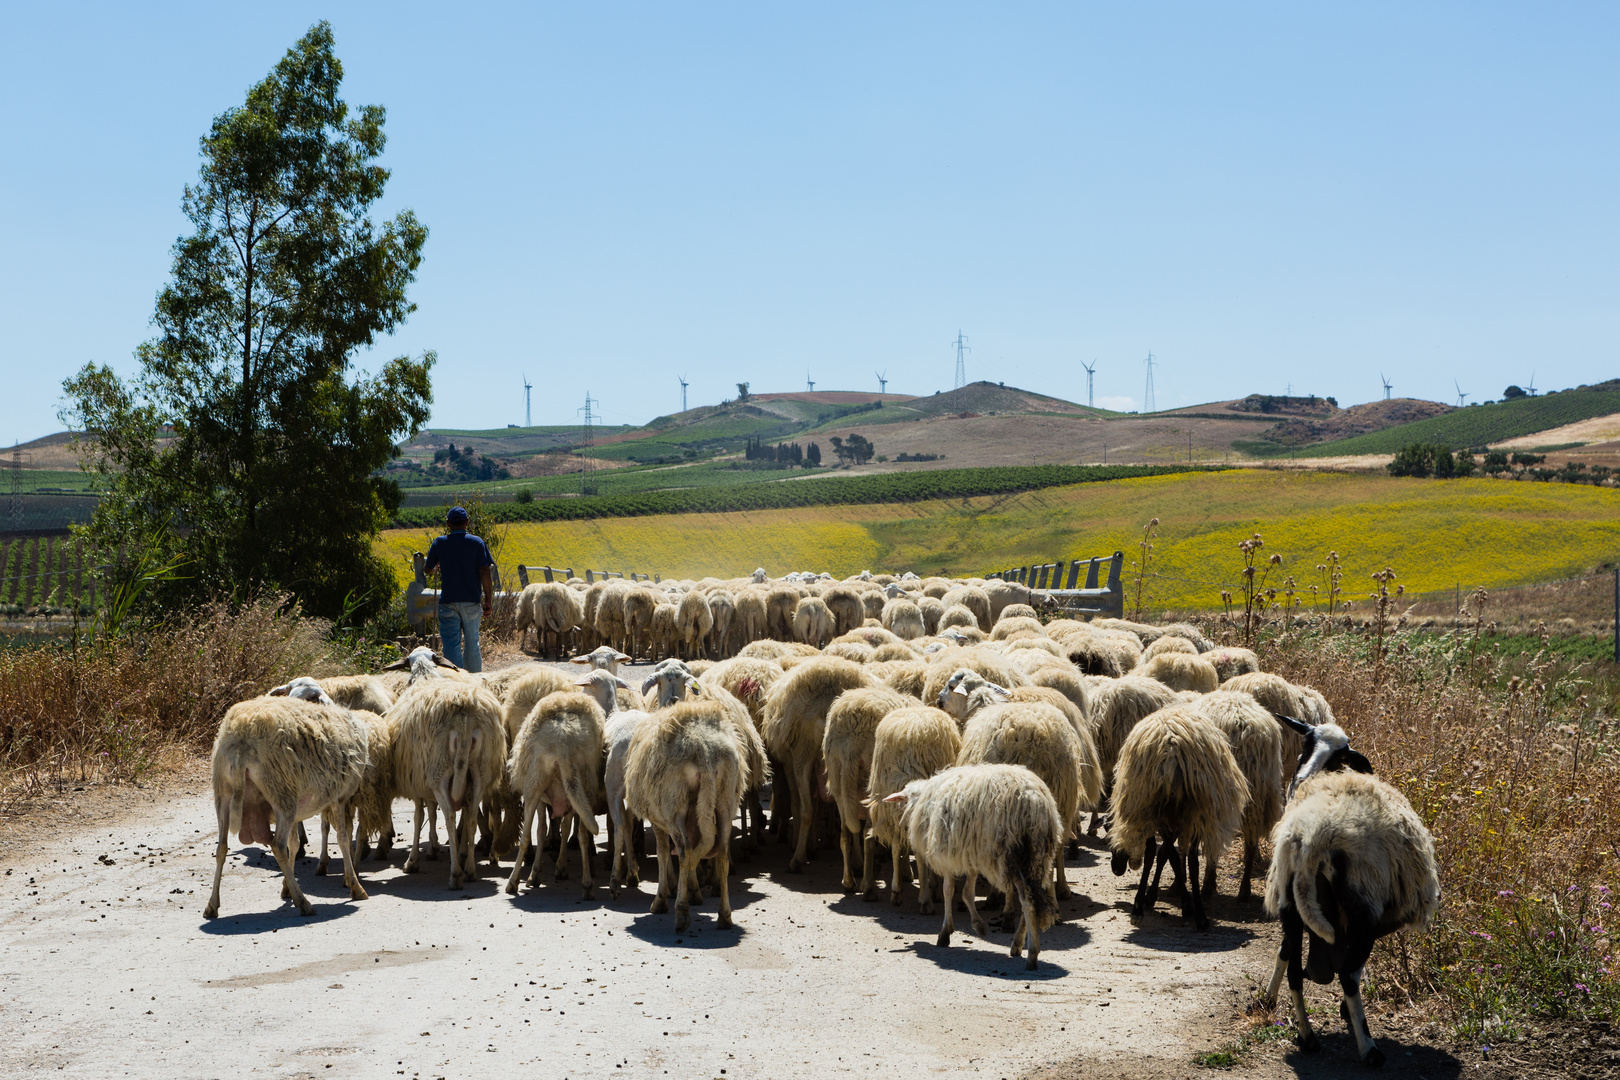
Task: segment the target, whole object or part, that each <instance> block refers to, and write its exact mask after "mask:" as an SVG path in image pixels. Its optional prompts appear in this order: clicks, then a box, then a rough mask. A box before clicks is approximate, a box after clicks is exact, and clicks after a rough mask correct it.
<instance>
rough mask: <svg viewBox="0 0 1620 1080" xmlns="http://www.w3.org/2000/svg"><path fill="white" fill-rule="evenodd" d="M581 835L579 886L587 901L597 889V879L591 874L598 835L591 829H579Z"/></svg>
mask: <svg viewBox="0 0 1620 1080" xmlns="http://www.w3.org/2000/svg"><path fill="white" fill-rule="evenodd" d="M577 825H578V823H577V822H576V831H577V832H578V834H579V864H580V872H579V884H580V888H582V889H583V890H585V899H587V900H589V899H590V898H591V890H592V889H594V888H596V877H595V875H593V874H592V873H591V854H592V851H593V849H594V848H595V847H596V834H595V833H593V832H591V831H590V830H589V829H579V828H577Z"/></svg>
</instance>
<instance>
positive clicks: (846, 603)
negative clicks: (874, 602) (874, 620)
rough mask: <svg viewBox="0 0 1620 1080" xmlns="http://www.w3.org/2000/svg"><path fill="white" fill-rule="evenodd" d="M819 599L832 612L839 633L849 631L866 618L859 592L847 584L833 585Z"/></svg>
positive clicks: (864, 606)
mask: <svg viewBox="0 0 1620 1080" xmlns="http://www.w3.org/2000/svg"><path fill="white" fill-rule="evenodd" d="M821 599H822V600H823V601H824V602H825V603H826V605H827V610H828V611H831V612H832V613H833V620H834V621H835V622H836V623H837V624H838V631H837V632H838V633H840V634H847V633H849V632H850V631H851V630H853V629H855V628H856V627H857V626H859V625H861V623H862V622H863V621H864V620H865V619H866V605H865V604H864V603H862V602H861V594H860V592H859V591H857V590H856V589H854V588H851V587H850V586H848V585H834V586H833V587H832V588H830V589H828V590H827V591H826V592H825V593H823V594H822V597H821Z"/></svg>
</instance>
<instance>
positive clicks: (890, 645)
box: [872, 641, 917, 664]
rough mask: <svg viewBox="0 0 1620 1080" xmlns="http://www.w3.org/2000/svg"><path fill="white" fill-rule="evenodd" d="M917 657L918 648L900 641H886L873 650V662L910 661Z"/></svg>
mask: <svg viewBox="0 0 1620 1080" xmlns="http://www.w3.org/2000/svg"><path fill="white" fill-rule="evenodd" d="M915 659H917V650H916V649H913V648H912V647H911V646H910V645H908V644H905V643H903V642H899V641H886V642H884V643H883V644H882V645H879V646H878V647H877V648H876V649H874V650H873V651H872V662H873V663H874V664H888V663H893V662H896V661H899V662H901V663H910V662H911V661H913V660H915Z"/></svg>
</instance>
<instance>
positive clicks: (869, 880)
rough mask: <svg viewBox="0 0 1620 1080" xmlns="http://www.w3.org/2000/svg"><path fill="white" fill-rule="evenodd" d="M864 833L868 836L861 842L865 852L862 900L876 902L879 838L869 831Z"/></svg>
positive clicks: (864, 830) (865, 830) (862, 873)
mask: <svg viewBox="0 0 1620 1080" xmlns="http://www.w3.org/2000/svg"><path fill="white" fill-rule="evenodd" d="M862 831H863V832H864V833H865V834H866V835H865V836H864V838H863V839H862V840H861V846H862V849H863V851H864V852H865V857H864V859H863V863H862V867H861V899H862V900H876V899H877V895H878V889H877V837H876V836H875V835H873V834H872V832H871V830H869V829H863V830H862Z"/></svg>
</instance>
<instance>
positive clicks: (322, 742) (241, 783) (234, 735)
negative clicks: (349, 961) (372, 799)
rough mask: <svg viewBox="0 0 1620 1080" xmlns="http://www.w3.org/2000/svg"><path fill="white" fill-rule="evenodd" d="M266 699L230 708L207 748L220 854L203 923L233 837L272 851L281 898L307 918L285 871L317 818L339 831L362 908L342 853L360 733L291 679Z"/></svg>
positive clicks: (318, 693)
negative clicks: (308, 822)
mask: <svg viewBox="0 0 1620 1080" xmlns="http://www.w3.org/2000/svg"><path fill="white" fill-rule="evenodd" d="M270 695H271V696H267V697H262V698H250V699H249V700H247V701H242V702H238V703H237V704H235V705H232V706H231V707H230V709H229V710H228V711H227V712H226V713H225V717H224V719H223V720H222V721H221V722H220V726H219V734H218V736H217V737H216V738H215V739H214V753H213V774H214V813H215V815H216V817H217V819H218V822H219V844H218V846H217V847H216V848H215V851H214V889H213V892H212V893H210V894H209V897H208V906H207V907H205V908H204V909H203V917H204V918H208V919H213V918H217V917H218V915H219V880H220V877H221V875H222V874H223V873H224V871H225V856H226V853H227V851H228V850H229V846H230V844H229V841H230V835H231V832H232V831H233V830H234V831H236V832H237V834H238V839H239V840H240V841H241V842H242V843H244V844H251V843H260V844H266V845H268V846H269V847H270V850H271V851H272V852H273V853H274V854H275V857H276V862H277V863H278V864H280V866H281V879H282V885H281V898H282V899H283V900H291V901H293V903H295V904H297V905H298V913H299V914H300V915H313V914H315V907H314V905H312V904H311V903H310V902H309V899H308V898H307V897H305V896H304V892H303V890H302V889H300V888H299V887H298V880H297V878H295V877H294V876H293V870H294V866H295V860H296V859H297V858H298V839H297V837H298V830H297V829H296V828H295V826H296V825H297V824H298V822H300V821H302V820H304V819H305V818H308V817H311V816H313V815H315V814H317V813H318V814H321V815H322V816H323V817H326V816H328V815H330V816H331V818H332V819H333V820H334V821H335V822H336V823H337V824H338V826H339V831H338V849H339V851H341V852H342V854H343V880H344V883H345V884H346V885H348V887H349V897H350V898H351V899H354V900H364V899H366V890H365V889H364V888H362V887H361V885H360V876H359V874H358V873H357V872H356V870H355V859H354V849H353V848H352V847H350V842H351V839H352V834H353V814H354V808H353V799H354V795H355V792H356V791H358V790H359V788H360V784H361V781H362V780H363V779H364V774H365V768H366V760H367V757H366V755H367V737H368V733H367V730H366V725H365V724H364V723H363V722H362V721H361V720H360V719H359V718H358V717H356V716H355V715H354V714H353V713H351V712H350V711H349V710H348V709H345V708H341V707H340V706H338V705H336V704H334V703H333V701H332V699H331V698H329V697H327V696H326V694H325V692H324V691H322V690H321V688H320V686H319V685H318V684H317V683H316V682H315V680H314V679H309V678H299V679H295V680H293V682H291V683H289V684H287V685H285V686H278V687H276V688H275V689H274V690H272V691H270ZM272 822H274V823H275V826H276V831H275V835H273V836H272V835H271V833H270V825H271V823H272Z"/></svg>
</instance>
